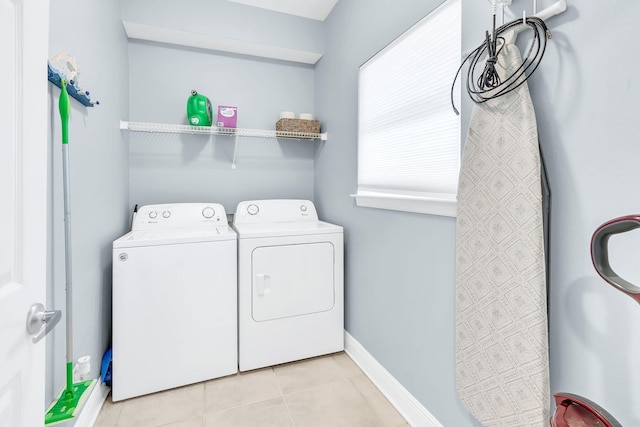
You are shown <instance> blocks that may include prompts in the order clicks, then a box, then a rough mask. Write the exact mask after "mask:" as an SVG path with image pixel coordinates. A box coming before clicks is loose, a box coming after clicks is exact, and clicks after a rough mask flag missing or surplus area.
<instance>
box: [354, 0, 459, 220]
mask: <svg viewBox="0 0 640 427" xmlns="http://www.w3.org/2000/svg"><path fill="white" fill-rule="evenodd" d="M460 21H461V7H460V0H448V1H446V2H444V3H443V4H442V5H441V6H439V7H438V8H437V9H436V10H434V11H433V12H432V13H430V14H429V15H427V16H426V17H425V18H424V19H422V20H421V21H420V22H418V23H417V24H416V25H414V26H413V27H412V28H410V29H409V30H408V31H407V32H405V33H404V34H403V35H402V36H400V37H399V38H398V39H396V40H395V41H393V42H392V43H391V44H389V45H388V46H387V47H385V48H384V49H383V50H381V51H380V52H378V53H377V54H376V55H375V56H374V57H373V58H371V59H370V60H369V61H367V62H366V63H365V64H364V65H362V66H361V67H360V74H359V87H358V90H359V94H358V97H359V99H358V190H357V194H356V195H355V197H356V201H357V204H358V206H367V207H378V208H384V209H395V210H406V211H412V212H424V213H432V214H439V215H447V216H455V209H456V208H455V200H456V190H457V186H458V173H459V167H460V119H459V116H457V115H456V114H455V113H454V112H453V110H452V108H451V101H450V91H451V83H452V81H453V77H454V75H455V73H456V70H457V69H458V66H459V65H460V52H461V23H460ZM459 98H460V91H459V88H458V87H456V92H455V93H454V99H456V103H459Z"/></svg>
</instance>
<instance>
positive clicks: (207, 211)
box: [202, 206, 216, 219]
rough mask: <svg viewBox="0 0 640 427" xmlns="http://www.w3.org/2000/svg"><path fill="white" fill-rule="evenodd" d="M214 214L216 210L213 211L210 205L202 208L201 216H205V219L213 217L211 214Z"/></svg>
mask: <svg viewBox="0 0 640 427" xmlns="http://www.w3.org/2000/svg"><path fill="white" fill-rule="evenodd" d="M215 214H216V211H215V210H214V209H213V208H212V207H210V206H208V207H206V208H204V209H202V216H203V217H205V218H207V219H209V218H213V216H214V215H215Z"/></svg>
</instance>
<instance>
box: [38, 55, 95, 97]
mask: <svg viewBox="0 0 640 427" xmlns="http://www.w3.org/2000/svg"><path fill="white" fill-rule="evenodd" d="M47 74H48V79H49V81H50V82H51V83H53V84H54V85H56V86H58V87H59V88H60V89H62V83H61V82H60V81H61V80H62V79H65V80H67V78H66V76H64V75H63V74H62V73H61V72H60V71H58V70H56V69H54V68H52V67H51V64H49V63H48V64H47ZM67 93H68V94H69V96H71V97H72V98H73V99H75V100H77V101H78V102H79V103H81V104H82V105H84V106H85V107H93V106H95V105H99V104H100V102H99V101H92V100H91V98H90V97H89V91H87V90H83V89H81V88H80V87H79V86H78V85H77V82H74V81H73V79H71V80H69V81H68V82H67Z"/></svg>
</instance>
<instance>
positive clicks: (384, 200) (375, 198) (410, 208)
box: [351, 193, 458, 218]
mask: <svg viewBox="0 0 640 427" xmlns="http://www.w3.org/2000/svg"><path fill="white" fill-rule="evenodd" d="M351 197H353V198H355V199H356V205H357V206H360V207H364V208H378V209H389V210H392V211H404V212H416V213H423V214H430V215H440V216H449V217H454V218H455V216H456V214H457V209H458V208H457V202H456V200H455V199H454V200H451V199H445V198H442V199H438V198H427V197H416V196H406V195H398V194H394V195H391V194H385V193H377V194H375V195H373V194H351Z"/></svg>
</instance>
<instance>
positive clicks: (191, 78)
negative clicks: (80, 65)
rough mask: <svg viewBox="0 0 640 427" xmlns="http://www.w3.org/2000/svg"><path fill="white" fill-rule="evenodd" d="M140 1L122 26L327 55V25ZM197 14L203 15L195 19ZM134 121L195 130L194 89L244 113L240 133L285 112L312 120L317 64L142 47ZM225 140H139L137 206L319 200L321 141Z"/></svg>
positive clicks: (135, 141) (133, 54)
mask: <svg viewBox="0 0 640 427" xmlns="http://www.w3.org/2000/svg"><path fill="white" fill-rule="evenodd" d="M149 3H150V2H149V1H148V0H137V1H133V2H126V7H125V5H124V4H123V7H124V10H123V19H125V20H131V21H134V22H139V23H145V24H150V25H157V26H163V27H168V28H173V29H180V30H188V31H192V32H197V33H202V34H209V35H215V36H222V37H225V38H231V39H238V40H245V41H253V42H258V43H262V44H268V45H272V46H278V47H287V48H295V49H301V50H308V51H314V52H321V51H322V32H321V29H322V28H321V23H320V22H318V21H313V20H310V19H305V18H299V17H295V16H292V15H284V14H279V13H274V12H271V11H266V10H263V9H258V8H254V7H247V6H243V5H239V4H237V3H233V2H228V1H222V0H216V1H206V2H205V1H193V2H190V3H189V7H188V8H187V7H185V5H183V4H181V3H176V2H167V1H163V2H157V1H153V2H151V3H153V4H152V5H151V4H149ZM194 10H197V11H198V13H194ZM129 63H130V112H131V113H130V116H129V119H130V120H131V121H142V122H157V123H171V124H187V118H186V103H187V98H188V97H189V95H190V92H191V90H192V89H196V90H197V91H198V92H199V93H201V94H203V95H205V96H207V97H208V98H209V99H210V100H211V103H212V106H213V108H214V110H216V111H217V106H218V105H232V106H236V107H238V127H242V128H253V129H275V122H276V121H277V120H278V119H279V114H280V112H281V111H294V112H296V113H303V112H310V113H313V107H314V70H313V67H312V66H309V65H301V64H295V63H291V62H285V61H274V60H264V59H260V58H256V57H248V56H240V55H233V54H224V53H219V52H213V51H207V50H201V49H192V48H186V47H181V46H175V45H161V44H157V43H149V42H142V41H131V42H130V43H129ZM234 149H235V146H234V138H232V137H227V136H212V137H210V136H204V135H195V136H194V135H172V134H153V135H149V134H139V133H132V134H131V144H130V165H131V176H130V200H129V202H130V206H131V207H133V205H135V204H140V205H144V204H149V203H169V202H196V201H215V202H219V203H222V204H223V205H224V206H225V209H226V211H227V212H228V213H232V212H234V211H235V208H236V205H237V204H238V202H240V201H242V200H248V199H266V198H301V199H313V162H314V143H313V142H309V141H307V142H304V141H303V142H301V141H290V140H284V139H280V140H274V139H259V138H244V137H243V138H239V139H238V146H237V151H236V163H237V168H236V169H232V168H231V164H232V160H233V156H234Z"/></svg>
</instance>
